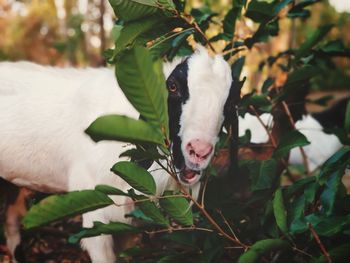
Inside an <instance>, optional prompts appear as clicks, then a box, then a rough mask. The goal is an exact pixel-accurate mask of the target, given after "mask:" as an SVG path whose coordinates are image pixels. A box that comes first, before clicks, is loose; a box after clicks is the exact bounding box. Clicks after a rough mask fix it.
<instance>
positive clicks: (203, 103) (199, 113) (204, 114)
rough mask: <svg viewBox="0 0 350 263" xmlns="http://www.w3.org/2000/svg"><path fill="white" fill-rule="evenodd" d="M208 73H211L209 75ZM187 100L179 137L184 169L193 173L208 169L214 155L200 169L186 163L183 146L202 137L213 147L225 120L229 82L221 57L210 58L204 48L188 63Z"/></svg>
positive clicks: (185, 152)
mask: <svg viewBox="0 0 350 263" xmlns="http://www.w3.org/2000/svg"><path fill="white" fill-rule="evenodd" d="M209 72H211V74H208V73H209ZM187 79H188V90H189V100H188V101H187V102H186V103H185V105H184V106H183V108H182V115H181V119H180V125H181V129H180V133H179V135H180V137H181V138H182V145H181V148H182V152H183V153H184V157H185V162H186V166H187V167H189V168H191V169H193V170H202V169H203V168H205V167H207V165H208V163H209V161H210V159H211V157H212V155H213V154H214V153H213V152H212V153H211V154H210V156H209V157H208V159H206V160H205V162H203V163H202V164H201V165H200V166H196V165H194V164H192V163H191V162H190V161H188V159H189V158H188V153H187V151H186V149H185V148H186V145H187V143H188V142H189V141H191V140H193V139H197V138H201V139H202V140H203V141H206V142H208V143H210V144H212V145H215V144H216V143H217V140H218V137H217V135H218V133H219V130H220V129H221V125H222V123H223V121H224V105H225V102H226V100H227V97H228V94H229V91H230V87H231V83H232V77H231V69H230V66H229V65H228V64H227V63H226V62H225V61H224V60H223V59H222V56H219V55H217V56H215V57H214V58H211V57H210V56H209V54H208V53H207V51H206V50H205V49H204V48H203V47H199V49H198V50H197V52H196V53H195V54H194V55H192V56H191V57H190V59H189V60H188V78H187Z"/></svg>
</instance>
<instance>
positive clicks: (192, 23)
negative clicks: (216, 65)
mask: <svg viewBox="0 0 350 263" xmlns="http://www.w3.org/2000/svg"><path fill="white" fill-rule="evenodd" d="M176 16H177V17H178V18H181V19H182V20H184V21H185V22H186V23H187V24H188V25H189V26H191V27H192V28H194V29H195V30H196V31H197V32H198V33H199V34H200V35H201V36H202V37H203V38H204V39H205V42H207V44H208V46H209V47H210V49H211V50H212V51H213V52H214V53H216V51H215V48H214V47H213V45H212V44H211V43H210V41H209V39H208V38H207V36H206V35H205V34H204V32H203V31H202V29H200V27H199V26H198V24H197V23H196V22H194V19H193V18H192V17H188V16H186V15H181V14H180V13H177V15H176ZM191 18H192V19H191Z"/></svg>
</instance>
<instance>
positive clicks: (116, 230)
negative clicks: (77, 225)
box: [68, 222, 140, 244]
mask: <svg viewBox="0 0 350 263" xmlns="http://www.w3.org/2000/svg"><path fill="white" fill-rule="evenodd" d="M137 232H140V230H139V229H138V228H136V227H133V226H131V225H128V224H124V223H120V222H111V223H108V224H103V223H101V222H94V225H93V227H91V228H84V229H83V230H82V231H80V232H79V233H77V234H74V235H72V236H70V237H69V240H68V241H69V243H73V244H75V243H78V242H79V241H80V240H81V239H82V238H85V237H95V236H99V235H102V234H104V235H113V234H121V233H137Z"/></svg>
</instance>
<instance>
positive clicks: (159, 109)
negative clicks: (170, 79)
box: [115, 46, 168, 134]
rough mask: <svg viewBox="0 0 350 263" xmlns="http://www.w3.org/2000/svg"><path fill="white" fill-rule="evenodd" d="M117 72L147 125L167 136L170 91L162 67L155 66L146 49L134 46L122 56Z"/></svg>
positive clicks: (122, 87) (124, 89) (120, 83)
mask: <svg viewBox="0 0 350 263" xmlns="http://www.w3.org/2000/svg"><path fill="white" fill-rule="evenodd" d="M115 70H116V76H117V79H118V83H119V85H120V87H121V89H122V90H123V92H124V94H125V95H126V97H127V98H128V100H129V101H130V102H131V103H132V104H133V106H134V107H135V108H136V109H137V110H138V111H139V112H140V113H141V116H142V117H144V118H145V119H146V120H147V122H149V123H150V124H152V125H153V126H154V127H155V128H156V129H157V130H159V132H162V133H166V134H167V130H168V112H167V91H166V87H165V79H164V75H163V72H162V71H161V65H160V64H159V63H153V61H152V57H151V54H150V53H149V51H148V50H147V49H145V48H143V47H140V46H135V47H134V48H133V49H131V50H129V51H126V52H124V53H123V56H121V58H120V59H119V60H118V63H117V64H116V68H115Z"/></svg>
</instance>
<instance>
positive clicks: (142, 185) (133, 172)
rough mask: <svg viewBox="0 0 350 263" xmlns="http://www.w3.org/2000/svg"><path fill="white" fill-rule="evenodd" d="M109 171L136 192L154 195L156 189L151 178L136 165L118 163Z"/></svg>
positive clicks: (125, 162)
mask: <svg viewBox="0 0 350 263" xmlns="http://www.w3.org/2000/svg"><path fill="white" fill-rule="evenodd" d="M111 171H112V172H113V173H115V174H117V175H119V176H120V177H121V178H123V179H124V180H125V181H126V182H127V183H128V184H129V185H131V186H132V187H133V188H135V189H136V190H138V191H140V192H142V193H145V194H149V195H155V194H156V190H157V189H156V183H155V181H154V179H153V176H152V175H151V174H150V173H149V172H148V171H147V170H145V169H144V168H142V167H140V166H138V165H137V164H135V163H132V162H128V161H123V162H118V163H116V164H115V165H113V167H112V168H111Z"/></svg>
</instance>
